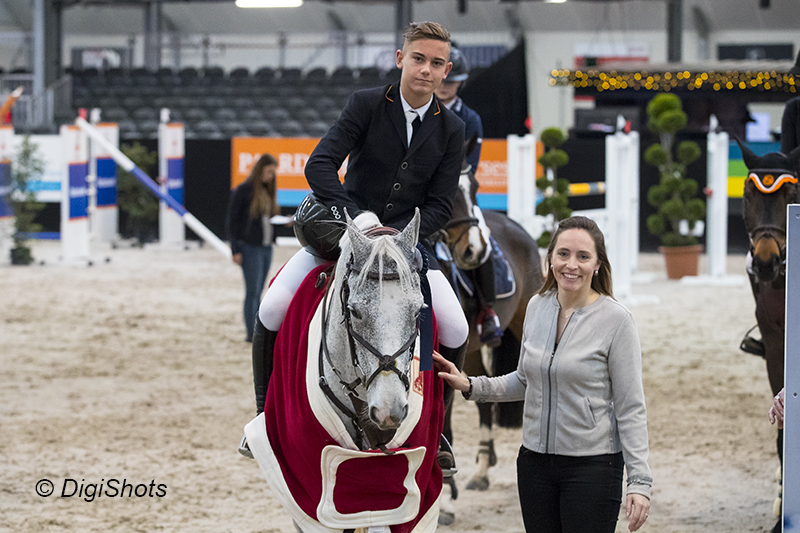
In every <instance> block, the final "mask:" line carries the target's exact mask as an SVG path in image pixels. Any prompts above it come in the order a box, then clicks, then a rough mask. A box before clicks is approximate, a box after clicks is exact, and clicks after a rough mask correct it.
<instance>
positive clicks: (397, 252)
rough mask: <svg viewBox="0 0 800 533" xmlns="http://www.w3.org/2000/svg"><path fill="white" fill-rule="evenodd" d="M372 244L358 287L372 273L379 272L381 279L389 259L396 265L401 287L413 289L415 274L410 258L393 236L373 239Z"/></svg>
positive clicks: (362, 268) (362, 267)
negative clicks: (409, 261)
mask: <svg viewBox="0 0 800 533" xmlns="http://www.w3.org/2000/svg"><path fill="white" fill-rule="evenodd" d="M371 242H372V248H371V249H370V253H369V255H368V256H367V259H366V260H365V261H364V264H363V265H362V266H361V272H360V274H359V275H358V280H357V284H358V286H360V285H361V284H363V283H364V282H365V281H366V280H367V279H368V277H369V274H370V272H371V271H377V274H378V275H379V277H380V276H382V274H383V273H385V270H386V266H387V265H386V259H389V260H390V261H391V262H393V263H394V265H395V268H396V272H397V274H398V276H399V278H400V284H401V286H402V287H403V288H404V289H409V288H411V287H413V286H414V272H413V271H412V270H411V266H410V265H409V263H408V258H407V257H406V255H405V254H404V253H403V250H402V249H401V248H400V246H398V244H397V242H395V240H394V239H393V238H392V236H391V235H382V236H379V237H376V238H374V239H371ZM375 266H377V268H374V267H375ZM393 273H394V272H393Z"/></svg>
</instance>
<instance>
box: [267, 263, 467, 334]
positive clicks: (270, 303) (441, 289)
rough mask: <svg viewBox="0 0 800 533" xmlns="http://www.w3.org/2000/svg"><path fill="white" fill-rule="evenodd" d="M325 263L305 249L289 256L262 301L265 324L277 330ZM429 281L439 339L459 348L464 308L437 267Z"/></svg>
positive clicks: (464, 321) (431, 273)
mask: <svg viewBox="0 0 800 533" xmlns="http://www.w3.org/2000/svg"><path fill="white" fill-rule="evenodd" d="M326 262H327V261H325V260H324V259H320V258H318V257H316V256H314V255H311V254H310V253H308V252H307V251H306V250H305V249H301V250H300V251H298V252H297V253H296V254H294V256H293V257H292V258H291V259H289V261H288V262H287V263H286V264H285V265H284V266H283V268H282V269H281V271H280V273H279V274H278V276H277V277H276V278H275V280H274V281H273V282H272V285H270V287H269V289H268V290H267V292H266V294H264V299H263V300H261V306H260V307H259V309H258V317H259V319H260V320H261V323H262V324H264V327H266V328H267V329H269V330H272V331H278V329H279V328H280V326H281V323H283V319H284V317H285V316H286V311H287V310H288V309H289V303H291V301H292V297H293V296H294V293H295V292H297V288H298V287H299V286H300V284H301V283H302V282H303V280H304V279H305V278H306V276H307V275H308V273H309V272H311V271H312V270H314V269H315V268H316V267H318V266H319V265H322V264H324V263H326ZM428 282H429V283H430V286H431V299H432V301H433V312H434V314H435V315H436V322H437V324H438V326H439V328H438V329H439V342H440V343H441V344H443V345H445V346H447V347H448V348H458V347H459V346H461V345H462V344H464V343H465V342H466V340H467V336H468V335H469V325H468V324H467V319H466V317H465V316H464V311H462V310H461V305H459V303H458V298H456V295H455V293H454V292H453V289H452V288H451V287H450V284H449V283H448V282H447V278H445V277H444V274H442V273H441V272H439V271H438V270H429V271H428Z"/></svg>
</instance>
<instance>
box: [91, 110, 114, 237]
mask: <svg viewBox="0 0 800 533" xmlns="http://www.w3.org/2000/svg"><path fill="white" fill-rule="evenodd" d="M95 127H96V128H97V130H98V131H99V132H100V133H101V134H102V136H103V137H104V138H105V139H106V140H108V142H110V143H111V144H112V145H113V146H117V147H118V146H119V127H118V126H117V124H114V123H109V122H101V123H99V124H96V125H95ZM91 155H92V158H91V165H90V166H91V170H92V173H91V174H92V176H93V178H94V191H95V193H94V195H93V197H94V202H93V204H94V205H93V208H94V209H93V212H92V213H91V217H92V218H91V228H92V235H93V236H94V238H96V239H97V240H98V241H99V242H104V243H110V242H112V241H114V240H116V239H117V237H118V235H119V209H118V208H117V163H116V162H115V161H114V158H113V157H112V156H111V152H109V151H108V150H107V149H106V148H105V147H104V146H102V145H101V144H100V143H98V142H95V141H92V142H91Z"/></svg>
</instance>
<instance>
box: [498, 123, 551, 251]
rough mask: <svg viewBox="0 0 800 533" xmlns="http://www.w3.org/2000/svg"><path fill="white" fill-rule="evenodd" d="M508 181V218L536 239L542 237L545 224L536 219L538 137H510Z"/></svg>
mask: <svg viewBox="0 0 800 533" xmlns="http://www.w3.org/2000/svg"><path fill="white" fill-rule="evenodd" d="M507 142H508V144H507V147H508V148H507V150H508V157H507V159H508V178H507V191H506V203H507V208H506V209H507V213H508V217H509V218H511V219H512V220H514V221H516V222H518V223H519V224H520V225H521V226H522V227H523V228H525V230H526V231H527V232H528V233H529V234H531V235H532V236H533V237H534V238H536V237H538V236H539V235H541V234H542V230H543V224H542V221H541V220H540V217H537V216H536V204H537V197H536V194H537V192H536V137H534V136H533V135H530V134H528V135H525V136H524V137H518V136H517V135H509V136H508V137H507Z"/></svg>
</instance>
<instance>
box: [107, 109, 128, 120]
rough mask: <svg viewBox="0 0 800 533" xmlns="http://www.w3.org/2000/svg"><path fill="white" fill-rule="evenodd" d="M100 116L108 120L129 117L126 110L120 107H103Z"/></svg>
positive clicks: (126, 118)
mask: <svg viewBox="0 0 800 533" xmlns="http://www.w3.org/2000/svg"><path fill="white" fill-rule="evenodd" d="M100 116H101V118H102V119H103V120H107V121H109V122H122V121H127V120H128V119H129V117H130V115H129V114H128V112H127V111H126V110H125V109H123V108H121V107H109V108H106V109H103V111H102V113H101V115H100Z"/></svg>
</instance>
